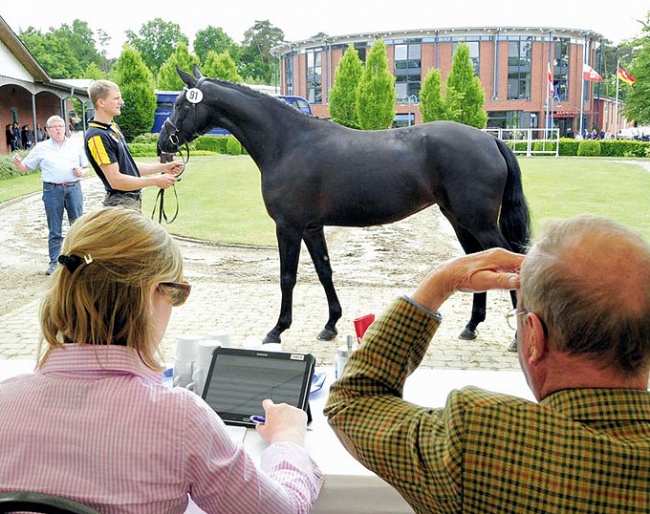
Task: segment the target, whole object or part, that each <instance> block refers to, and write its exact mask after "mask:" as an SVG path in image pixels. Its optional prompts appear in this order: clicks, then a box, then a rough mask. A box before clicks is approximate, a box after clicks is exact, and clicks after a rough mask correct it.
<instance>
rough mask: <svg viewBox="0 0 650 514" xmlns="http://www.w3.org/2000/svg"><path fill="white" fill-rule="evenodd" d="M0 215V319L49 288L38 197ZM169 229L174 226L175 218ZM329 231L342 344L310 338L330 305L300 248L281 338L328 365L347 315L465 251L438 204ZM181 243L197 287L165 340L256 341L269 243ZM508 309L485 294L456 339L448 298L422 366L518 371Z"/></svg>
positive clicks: (95, 203)
mask: <svg viewBox="0 0 650 514" xmlns="http://www.w3.org/2000/svg"><path fill="white" fill-rule="evenodd" d="M83 189H84V204H85V210H86V212H89V211H91V210H93V209H96V208H99V207H100V206H101V200H102V198H103V191H102V188H101V184H100V183H99V180H98V179H97V178H94V177H93V178H89V179H86V180H84V182H83ZM0 213H1V214H2V216H1V217H0V224H1V225H2V234H3V238H2V239H3V242H2V244H1V245H0V263H1V266H0V295H1V296H0V297H1V298H2V302H1V303H0V317H4V318H5V319H6V318H10V317H11V318H15V316H17V315H18V314H17V313H19V312H20V311H21V309H23V308H24V307H26V306H31V310H34V305H35V303H36V302H37V301H38V299H39V298H40V295H41V293H42V291H43V289H44V286H45V285H46V284H47V277H45V275H44V272H45V269H46V268H47V260H48V259H47V228H46V224H45V216H44V210H43V205H42V201H41V198H40V194H36V195H31V196H28V197H25V198H22V199H19V200H17V201H12V202H7V203H5V204H2V205H0ZM65 223H67V220H66V221H65ZM168 227H169V229H170V231H172V232H173V224H172V225H169V226H168ZM326 234H327V240H328V246H329V250H330V258H331V262H332V267H333V269H334V280H335V284H336V286H337V291H338V293H339V298H340V300H341V303H342V306H343V311H344V316H343V318H342V319H341V320H340V321H339V324H338V329H339V340H337V341H332V342H323V341H318V340H317V339H316V335H317V334H318V332H319V331H320V330H321V329H322V327H323V326H324V324H325V321H326V318H327V305H326V301H325V296H324V294H323V292H322V288H321V287H320V284H319V282H318V278H317V277H316V274H315V272H314V269H313V266H312V265H311V262H310V261H309V256H308V253H307V251H306V249H304V248H303V251H302V255H301V263H300V268H299V274H298V284H297V286H296V288H295V294H294V316H293V324H292V327H291V328H290V329H289V330H287V331H286V332H285V333H284V334H283V336H282V342H283V345H284V346H285V347H286V348H287V349H290V350H294V351H298V350H300V351H302V350H304V351H310V352H312V353H314V354H315V355H316V357H317V360H318V361H319V363H321V364H331V362H332V360H333V357H334V356H335V351H336V346H337V345H338V344H342V343H343V342H344V341H345V337H346V335H351V334H354V329H353V323H352V320H353V319H354V318H356V317H358V316H361V315H364V314H367V313H370V312H372V313H376V314H379V313H380V312H381V310H382V309H383V307H384V306H385V305H386V304H387V303H388V302H389V301H391V300H392V299H393V298H394V297H395V296H397V295H400V294H404V293H409V292H411V291H412V290H413V289H414V288H415V286H416V285H417V283H418V282H419V281H420V280H421V279H422V278H423V277H424V276H425V274H426V273H427V271H428V270H429V269H430V268H431V267H432V266H433V265H435V264H436V263H439V262H441V261H443V260H445V259H448V258H450V257H453V256H456V255H461V254H462V250H461V248H460V245H459V244H458V241H457V240H456V237H455V235H454V234H453V231H452V230H451V227H450V225H449V224H448V222H447V221H446V220H445V219H444V217H442V215H441V214H440V213H439V211H438V209H437V207H432V208H429V209H426V210H425V211H422V212H421V213H418V214H416V215H414V216H411V217H409V218H407V219H406V220H403V221H401V222H398V223H394V224H391V225H384V226H379V227H369V228H341V227H328V228H327V229H326ZM179 244H180V245H181V247H182V251H183V254H184V256H185V259H186V272H187V273H186V274H187V277H188V279H189V280H190V281H191V282H192V283H193V287H194V289H193V293H192V296H191V297H190V300H189V301H188V303H187V304H186V306H184V307H182V308H180V309H178V311H175V314H174V316H173V318H172V321H171V322H170V326H169V330H168V334H167V336H166V340H165V341H164V343H165V345H166V346H167V348H169V347H170V346H171V345H172V344H173V342H174V340H175V339H174V338H175V337H177V336H178V335H180V334H182V333H184V332H187V331H192V332H196V333H199V334H205V333H206V332H207V331H209V330H211V329H215V330H225V331H228V332H229V333H231V335H232V338H233V339H234V344H235V345H238V344H241V343H242V342H243V341H244V340H245V339H247V338H261V337H263V336H264V335H265V334H266V332H268V331H269V330H270V329H271V328H272V327H273V325H274V324H275V321H276V320H277V316H278V313H279V305H280V291H279V259H278V256H277V251H276V249H274V248H272V249H256V248H241V247H226V246H219V245H215V244H205V243H197V242H194V241H187V240H182V239H179ZM509 308H511V306H510V300H509V295H508V294H507V293H493V294H491V295H489V296H488V309H489V311H488V320H487V321H486V322H485V323H483V324H482V325H480V327H479V337H478V339H476V340H475V341H469V342H468V341H461V340H459V339H458V334H459V333H460V331H461V330H462V329H463V327H464V325H465V323H466V321H467V320H468V319H469V314H470V310H471V295H466V294H459V295H456V296H454V297H453V298H452V300H450V301H449V302H448V303H447V304H446V305H445V306H444V307H443V309H442V313H443V316H444V318H445V322H444V323H443V326H442V327H441V329H440V330H439V333H438V334H437V336H436V338H435V339H434V344H432V348H431V350H430V352H429V353H430V355H428V357H427V359H426V360H425V364H426V365H428V366H430V367H454V368H483V369H517V361H516V355H514V354H512V353H509V352H507V347H508V345H509V343H510V341H511V340H512V336H513V333H512V331H511V330H510V329H509V328H508V327H507V325H506V323H505V319H504V314H505V313H506V312H507V311H508V309H509ZM176 312H178V314H176ZM12 314H14V315H12ZM35 321H37V320H35ZM37 328H38V326H37V324H36V329H37ZM1 344H2V340H1V339H0V345H1Z"/></svg>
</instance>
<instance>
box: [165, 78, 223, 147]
mask: <svg viewBox="0 0 650 514" xmlns="http://www.w3.org/2000/svg"><path fill="white" fill-rule="evenodd" d="M176 71H177V72H178V75H179V76H180V78H181V80H182V81H183V83H184V84H185V88H184V89H183V91H181V93H180V94H179V95H178V98H176V103H175V104H174V109H173V110H172V113H171V115H170V116H169V118H167V120H166V121H165V123H164V124H163V126H162V129H161V130H160V135H159V136H158V152H159V153H160V152H163V153H176V151H178V149H179V148H180V146H181V145H183V144H185V143H189V142H190V141H193V140H194V139H196V138H197V137H198V136H200V135H201V134H205V133H206V132H208V131H209V130H210V129H211V128H212V127H213V126H214V125H213V124H212V121H213V120H212V111H211V109H210V108H209V107H207V106H206V105H205V101H204V98H203V91H202V90H201V85H202V83H203V81H204V80H205V77H204V76H203V74H202V73H201V70H199V67H198V66H196V65H194V75H193V76H192V75H190V74H189V73H186V72H184V71H183V70H182V69H181V68H180V67H178V65H177V66H176Z"/></svg>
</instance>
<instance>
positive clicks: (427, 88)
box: [420, 68, 448, 123]
mask: <svg viewBox="0 0 650 514" xmlns="http://www.w3.org/2000/svg"><path fill="white" fill-rule="evenodd" d="M420 112H421V113H422V122H423V123H427V122H429V121H436V120H446V119H448V116H447V106H446V103H445V98H444V97H443V96H442V75H441V73H440V70H439V69H438V68H431V69H430V70H429V73H427V74H426V76H425V77H424V83H423V84H422V89H421V90H420Z"/></svg>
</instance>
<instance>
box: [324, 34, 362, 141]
mask: <svg viewBox="0 0 650 514" xmlns="http://www.w3.org/2000/svg"><path fill="white" fill-rule="evenodd" d="M361 75H363V63H362V62H361V59H360V58H359V52H357V49H356V48H354V45H353V44H350V45H349V46H348V48H347V49H346V50H345V53H344V54H343V57H342V58H341V60H340V61H339V64H338V66H337V67H336V72H335V74H334V87H332V89H331V90H330V93H329V112H330V116H331V117H332V120H334V121H335V122H336V123H340V124H341V125H344V126H346V127H352V128H359V113H358V109H357V90H358V89H359V83H360V82H361Z"/></svg>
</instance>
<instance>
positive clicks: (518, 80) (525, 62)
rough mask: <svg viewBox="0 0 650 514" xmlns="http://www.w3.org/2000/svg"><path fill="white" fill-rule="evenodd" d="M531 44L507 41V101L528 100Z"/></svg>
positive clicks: (523, 38) (522, 41)
mask: <svg viewBox="0 0 650 514" xmlns="http://www.w3.org/2000/svg"><path fill="white" fill-rule="evenodd" d="M532 49H533V42H532V41H530V39H529V38H527V37H522V38H521V39H519V40H517V41H512V40H511V41H508V100H530V87H531V71H532Z"/></svg>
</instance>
